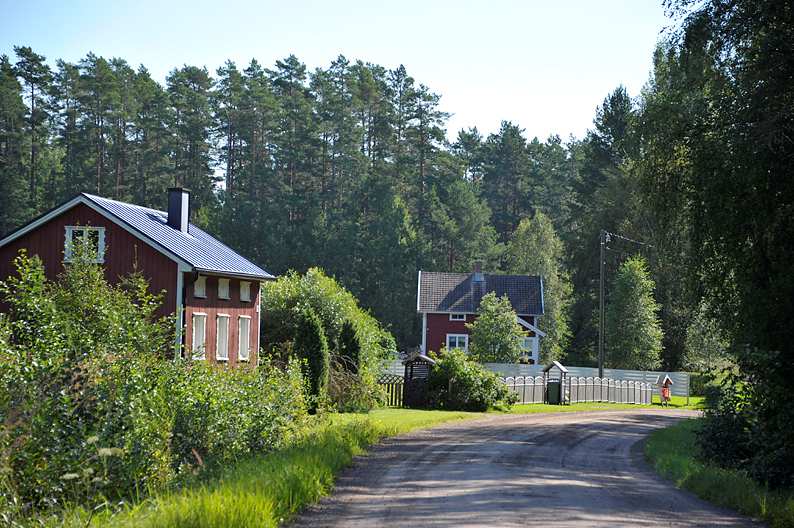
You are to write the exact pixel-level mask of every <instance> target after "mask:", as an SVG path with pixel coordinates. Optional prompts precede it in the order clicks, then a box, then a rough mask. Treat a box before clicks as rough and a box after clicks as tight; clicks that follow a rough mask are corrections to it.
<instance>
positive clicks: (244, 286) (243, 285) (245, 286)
mask: <svg viewBox="0 0 794 528" xmlns="http://www.w3.org/2000/svg"><path fill="white" fill-rule="evenodd" d="M240 300H241V301H243V302H251V283H250V282H248V281H240Z"/></svg>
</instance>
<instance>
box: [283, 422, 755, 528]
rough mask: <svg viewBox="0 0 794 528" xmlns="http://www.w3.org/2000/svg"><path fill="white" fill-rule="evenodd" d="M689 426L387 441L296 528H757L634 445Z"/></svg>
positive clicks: (622, 425) (449, 431)
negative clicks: (660, 469)
mask: <svg viewBox="0 0 794 528" xmlns="http://www.w3.org/2000/svg"><path fill="white" fill-rule="evenodd" d="M693 414H694V413H692V412H687V411H655V410H641V411H640V410H638V411H614V412H598V413H561V414H543V415H540V414H536V415H501V416H495V417H489V418H486V419H483V420H477V421H467V422H457V423H454V424H451V425H444V426H440V427H437V428H434V429H431V430H427V431H419V432H415V433H411V434H407V435H403V436H400V437H396V438H392V439H390V440H387V441H386V442H384V443H383V444H381V445H379V446H377V447H375V448H374V449H373V450H372V451H371V453H370V455H369V456H367V457H361V458H359V459H358V460H357V461H356V462H355V464H354V465H353V466H352V467H351V468H349V469H348V470H346V471H345V472H344V473H343V474H342V475H341V476H340V478H339V479H338V481H337V488H336V491H335V492H334V494H333V495H332V496H331V497H329V498H327V499H325V500H324V501H322V502H321V503H320V504H318V505H317V506H314V507H312V508H310V509H309V510H307V511H306V512H305V513H304V514H303V515H301V516H300V517H299V518H298V519H297V520H296V521H295V523H294V524H293V526H295V527H307V528H309V527H311V528H319V527H323V526H333V527H345V528H354V527H364V526H367V527H376V526H377V527H381V526H383V527H410V528H419V527H423V526H434V527H436V526H449V527H474V526H489V527H490V526H500V527H501V526H753V525H754V524H753V523H751V522H750V521H749V520H747V519H745V518H742V517H740V516H738V515H737V514H734V513H731V512H727V511H724V510H721V509H719V508H716V507H714V506H711V505H709V504H708V503H706V502H703V501H701V500H699V499H697V498H696V497H695V496H693V495H691V494H689V493H687V492H684V491H680V490H677V489H675V488H674V487H673V486H672V485H671V484H669V483H668V482H665V481H664V480H662V479H660V478H659V477H657V476H656V474H655V473H653V472H652V470H650V469H649V468H648V467H647V466H646V465H645V463H644V462H643V461H642V453H641V451H640V449H638V448H639V447H640V444H637V442H638V441H639V440H642V439H643V438H644V437H645V436H646V435H647V434H648V433H649V432H650V431H651V430H653V429H656V428H659V427H664V426H667V425H670V424H672V423H673V422H675V421H676V420H679V419H681V418H684V417H689V416H692V415H693ZM635 444H636V445H635ZM633 446H634V447H633Z"/></svg>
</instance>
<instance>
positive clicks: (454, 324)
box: [416, 264, 546, 364]
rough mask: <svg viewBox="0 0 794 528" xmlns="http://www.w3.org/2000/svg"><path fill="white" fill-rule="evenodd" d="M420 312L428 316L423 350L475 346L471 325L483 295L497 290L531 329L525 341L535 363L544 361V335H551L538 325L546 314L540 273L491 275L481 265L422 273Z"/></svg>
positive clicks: (526, 350) (418, 297) (423, 319)
mask: <svg viewBox="0 0 794 528" xmlns="http://www.w3.org/2000/svg"><path fill="white" fill-rule="evenodd" d="M418 282H419V284H418V287H417V298H416V310H417V311H418V312H419V313H420V314H422V353H423V354H426V353H427V352H428V351H438V350H440V349H441V348H442V347H446V348H447V349H451V348H460V349H462V350H464V351H467V352H468V350H469V329H468V328H466V323H471V322H473V321H474V320H475V319H476V318H477V309H478V308H479V307H480V301H481V300H482V297H483V296H484V295H485V294H487V293H491V292H493V293H495V294H496V295H497V296H498V297H503V296H505V295H507V297H508V298H509V299H510V304H511V305H512V306H513V310H515V312H516V315H517V322H518V324H520V325H521V326H522V327H523V328H524V329H525V330H526V337H525V338H524V339H523V341H522V343H521V347H522V348H523V349H524V351H525V353H526V356H527V357H528V358H529V361H530V363H533V364H534V363H538V361H539V351H540V341H539V340H540V338H541V337H545V336H546V334H545V333H544V332H542V331H541V330H540V329H538V327H537V324H538V317H540V316H541V315H543V279H542V278H541V277H538V276H534V275H490V274H486V273H483V272H482V270H481V269H480V266H479V265H477V264H475V267H474V272H473V273H439V272H433V271H420V272H419V281H418Z"/></svg>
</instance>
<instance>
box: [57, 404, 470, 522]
mask: <svg viewBox="0 0 794 528" xmlns="http://www.w3.org/2000/svg"><path fill="white" fill-rule="evenodd" d="M476 416H479V414H478V413H465V412H445V411H417V410H408V409H399V410H397V409H393V410H392V409H388V410H386V409H384V410H378V411H373V412H372V413H370V414H368V415H351V414H341V415H332V417H331V418H330V419H329V420H327V421H325V422H324V423H322V424H320V425H318V426H317V427H315V428H314V429H312V430H311V431H310V432H308V433H306V434H305V435H304V436H303V437H302V438H301V439H300V440H298V441H297V442H296V443H295V444H293V445H292V446H291V447H287V448H284V449H281V450H278V451H274V452H271V453H269V454H266V455H261V456H255V457H250V458H248V459H246V460H243V461H241V462H239V463H237V464H235V465H234V466H232V467H230V468H228V469H227V470H225V471H222V472H221V473H220V475H219V476H218V478H217V479H213V480H212V481H211V482H208V483H205V484H203V485H196V486H193V487H189V488H187V489H184V490H181V491H175V492H172V493H167V494H163V495H160V496H158V497H155V498H151V499H148V500H146V501H144V502H142V503H140V504H138V505H135V506H131V507H129V508H127V509H125V510H122V511H121V512H112V511H111V510H110V509H108V510H105V511H103V512H101V513H100V514H98V515H95V516H93V517H92V516H91V514H90V513H89V512H86V511H81V510H71V511H70V512H68V513H67V515H66V516H65V517H62V518H60V519H59V520H58V523H57V524H52V525H53V526H55V525H58V526H87V525H90V526H121V527H136V528H138V527H140V528H150V527H151V528H155V527H156V528H210V527H213V528H220V527H223V528H226V527H229V528H237V527H252V526H256V527H264V528H267V527H275V526H278V525H279V524H280V523H282V522H283V521H285V520H287V519H289V518H290V517H292V516H293V515H294V514H295V513H297V512H298V511H300V510H301V509H302V508H304V507H305V506H307V505H309V504H312V503H314V502H317V501H318V500H319V499H320V498H321V497H323V496H324V495H327V494H328V493H329V492H330V491H331V489H332V488H333V484H334V477H335V475H336V474H337V473H338V472H339V471H340V470H341V469H342V468H344V467H345V466H347V465H349V464H350V463H351V461H352V460H353V457H354V456H356V455H358V454H361V453H363V452H364V451H365V450H366V448H367V447H368V446H370V445H372V444H373V443H375V442H377V441H378V440H379V439H381V438H383V437H384V436H389V435H394V434H399V433H402V432H407V431H410V430H413V429H417V428H421V427H428V426H430V425H434V424H437V423H440V422H445V421H449V420H455V419H460V418H469V417H476Z"/></svg>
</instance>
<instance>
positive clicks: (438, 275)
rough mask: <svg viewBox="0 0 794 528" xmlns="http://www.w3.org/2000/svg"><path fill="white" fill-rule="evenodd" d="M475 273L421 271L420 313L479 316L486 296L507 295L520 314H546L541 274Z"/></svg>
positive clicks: (417, 305) (418, 306)
mask: <svg viewBox="0 0 794 528" xmlns="http://www.w3.org/2000/svg"><path fill="white" fill-rule="evenodd" d="M478 275H479V276H480V277H481V278H482V282H478V281H476V280H474V279H475V274H474V273H443V272H436V271H420V272H419V288H418V290H419V292H418V299H417V303H416V308H417V311H419V312H454V313H476V312H477V309H478V308H479V307H480V301H481V300H482V296H483V295H485V294H486V293H491V292H493V293H495V294H496V296H497V297H503V296H505V295H507V297H508V298H509V299H510V304H511V305H512V306H513V310H515V312H516V314H518V315H542V314H543V280H542V279H541V278H540V277H538V276H537V275H491V274H487V273H485V274H482V273H481V274H478Z"/></svg>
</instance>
